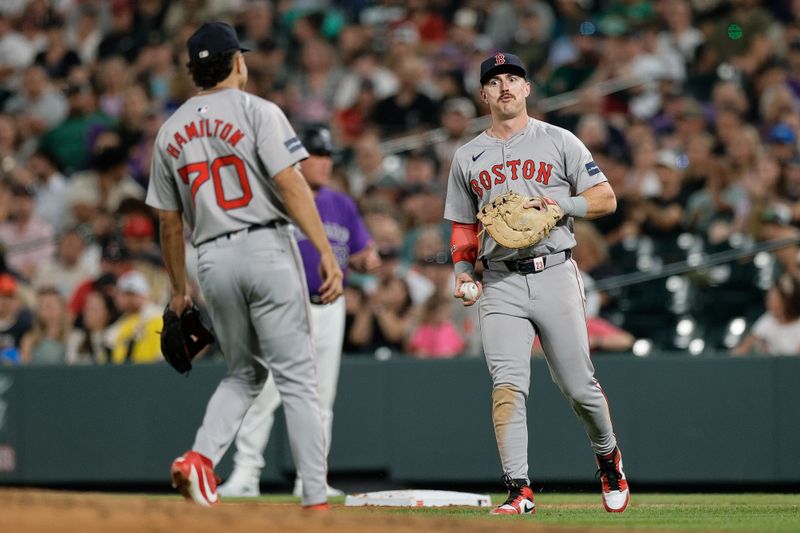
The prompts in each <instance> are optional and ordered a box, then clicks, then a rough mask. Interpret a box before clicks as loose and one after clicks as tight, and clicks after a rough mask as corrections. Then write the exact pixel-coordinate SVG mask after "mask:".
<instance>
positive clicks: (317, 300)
mask: <svg viewBox="0 0 800 533" xmlns="http://www.w3.org/2000/svg"><path fill="white" fill-rule="evenodd" d="M308 301H309V302H311V303H312V304H313V305H327V304H325V302H323V301H322V296H320V295H319V294H312V295H311V296H309V297H308Z"/></svg>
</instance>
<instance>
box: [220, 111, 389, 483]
mask: <svg viewBox="0 0 800 533" xmlns="http://www.w3.org/2000/svg"><path fill="white" fill-rule="evenodd" d="M301 139H302V141H303V145H304V146H305V147H306V150H308V152H309V154H310V155H309V157H308V159H305V160H304V161H303V162H301V163H300V168H301V169H302V172H303V175H304V176H305V177H306V179H307V180H308V184H309V185H310V186H311V190H312V191H313V192H314V201H315V202H316V204H317V209H318V210H319V214H320V217H321V218H322V223H323V225H324V226H325V232H326V233H327V235H328V239H329V240H330V242H331V246H333V250H334V253H335V254H336V258H337V259H338V260H339V266H341V267H342V269H343V270H344V269H345V268H346V267H347V266H348V265H349V266H351V267H352V268H353V269H354V270H356V271H360V272H365V271H369V270H374V269H375V268H378V267H379V266H380V261H381V260H380V258H379V257H378V254H377V253H376V252H375V249H374V247H373V246H372V243H371V239H370V236H369V233H368V232H367V228H366V226H365V225H364V222H363V221H362V219H361V215H360V214H359V212H358V208H357V207H356V205H355V202H353V200H352V199H351V198H350V197H349V196H347V195H346V194H344V193H341V192H337V191H334V190H332V189H329V188H328V183H329V182H330V178H331V169H332V167H333V160H332V157H331V156H332V154H333V143H332V142H331V134H330V131H328V129H327V128H322V127H318V126H312V127H309V128H307V129H306V130H305V131H303V134H302V136H301ZM297 243H298V245H299V247H300V253H301V254H302V256H303V265H304V266H305V271H306V281H307V282H308V290H309V292H310V300H311V329H312V332H313V337H314V345H315V347H316V352H317V379H318V380H319V397H320V407H321V408H322V421H323V426H324V428H325V437H326V443H327V445H328V451H329V450H330V445H331V430H332V426H333V403H334V400H335V399H336V383H337V381H338V380H339V364H340V362H341V360H342V345H343V342H344V326H345V302H344V298H338V299H337V300H336V301H334V302H332V303H328V304H325V303H323V302H322V299H321V298H320V290H319V289H320V286H321V284H322V280H321V279H320V277H319V268H318V266H319V254H318V253H317V251H316V250H315V249H314V247H313V246H312V244H311V242H310V241H309V240H308V238H307V237H306V236H305V235H303V234H298V235H297ZM280 403H281V399H280V396H279V395H278V390H277V389H276V388H275V383H274V381H273V380H272V379H271V378H269V379H267V384H266V385H265V386H264V390H263V391H262V392H261V394H259V395H258V397H257V398H256V400H255V402H253V405H252V406H251V407H250V410H248V411H247V415H245V417H244V420H243V421H242V427H241V428H239V432H238V433H237V434H236V454H235V455H234V456H233V463H234V469H233V473H232V474H231V476H230V478H228V480H227V481H225V484H223V485H221V486H220V487H219V493H220V494H221V495H222V496H240V497H241V496H244V497H253V496H259V495H260V490H259V486H258V485H259V479H260V477H261V469H262V468H264V448H266V446H267V442H268V441H269V435H270V431H271V430H272V424H273V422H274V414H275V410H276V409H277V408H278V406H279V405H280ZM302 492H303V482H302V478H301V477H300V476H297V479H296V481H295V488H294V494H295V495H296V496H299V495H300V494H302ZM341 494H342V492H341V491H339V490H337V489H334V488H332V487H328V496H340V495H341Z"/></svg>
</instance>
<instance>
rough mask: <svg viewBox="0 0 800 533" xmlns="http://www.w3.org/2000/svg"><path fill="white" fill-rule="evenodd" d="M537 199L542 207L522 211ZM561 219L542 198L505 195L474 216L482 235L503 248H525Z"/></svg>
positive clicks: (555, 208) (556, 208) (554, 207)
mask: <svg viewBox="0 0 800 533" xmlns="http://www.w3.org/2000/svg"><path fill="white" fill-rule="evenodd" d="M536 198H538V199H539V200H541V201H542V207H541V208H540V209H536V208H533V207H529V208H525V207H522V206H523V205H524V204H525V202H527V201H528V200H534V199H536ZM563 216H564V211H562V210H561V207H559V205H558V204H557V203H556V202H555V201H554V200H552V199H550V198H547V197H546V196H534V197H527V196H522V195H521V194H518V193H515V192H513V191H509V192H507V193H504V194H502V195H500V196H497V197H495V198H494V199H492V201H491V202H489V203H488V204H486V205H485V206H483V207H482V208H481V210H480V212H479V213H478V220H480V221H481V224H483V230H482V231H481V233H483V231H488V232H489V235H491V236H492V238H493V239H494V240H495V241H497V243H498V244H500V245H501V246H505V247H506V248H514V249H517V248H527V247H528V246H532V245H534V244H536V243H537V242H539V241H540V240H542V239H543V238H545V237H546V236H547V235H548V234H549V233H550V230H552V229H553V226H555V225H556V223H558V221H559V220H561V217H563Z"/></svg>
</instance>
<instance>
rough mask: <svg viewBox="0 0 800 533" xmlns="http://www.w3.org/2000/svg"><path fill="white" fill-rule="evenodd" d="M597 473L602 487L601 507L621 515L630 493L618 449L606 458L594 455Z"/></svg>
mask: <svg viewBox="0 0 800 533" xmlns="http://www.w3.org/2000/svg"><path fill="white" fill-rule="evenodd" d="M595 459H596V461H597V466H598V469H597V473H598V475H599V476H600V482H601V484H602V486H603V507H605V508H606V511H608V512H609V513H622V512H624V511H625V509H626V508H627V507H628V502H629V501H630V499H631V492H630V489H629V488H628V480H627V478H626V477H625V471H624V470H623V469H622V453H621V452H620V451H619V448H614V450H613V451H612V452H611V453H609V454H608V455H606V456H600V455H596V456H595Z"/></svg>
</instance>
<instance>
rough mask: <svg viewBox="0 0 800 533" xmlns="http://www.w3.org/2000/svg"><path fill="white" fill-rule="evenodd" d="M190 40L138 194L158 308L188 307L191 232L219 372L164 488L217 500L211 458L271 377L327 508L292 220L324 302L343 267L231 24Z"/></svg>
mask: <svg viewBox="0 0 800 533" xmlns="http://www.w3.org/2000/svg"><path fill="white" fill-rule="evenodd" d="M187 44H188V52H189V64H188V67H189V70H190V72H191V74H192V77H193V79H194V81H195V84H196V85H197V86H198V87H199V89H200V90H199V92H198V93H197V94H196V95H195V96H193V97H192V98H189V99H188V100H187V101H186V102H185V103H184V104H183V105H182V106H181V107H180V108H178V110H177V111H175V113H174V114H173V115H172V116H171V117H170V118H169V119H168V120H167V121H166V122H165V123H164V124H163V125H162V126H161V129H160V130H159V132H158V135H157V137H156V141H155V146H154V149H153V162H152V167H151V173H150V184H149V188H148V192H147V203H148V205H150V206H152V207H154V208H157V209H158V210H159V222H160V227H161V250H162V254H163V256H164V262H165V264H166V267H167V270H168V272H169V276H170V281H171V284H172V294H173V296H172V299H171V301H170V303H169V308H170V309H171V310H172V311H174V312H175V313H176V314H177V315H178V316H181V315H182V314H183V312H184V310H185V309H186V308H187V307H190V306H191V301H190V299H189V297H188V296H187V292H186V265H185V257H184V242H183V220H184V218H185V219H186V222H187V223H188V224H189V226H190V227H191V229H192V241H193V243H194V244H195V246H196V247H197V254H198V278H199V282H200V287H201V289H202V291H203V296H204V298H205V300H206V302H207V303H208V308H209V312H210V314H211V318H212V321H213V323H214V330H215V334H216V336H217V339H218V340H219V344H220V347H221V348H222V352H223V353H224V355H225V358H226V360H227V363H228V372H227V374H226V376H225V377H224V378H223V379H222V381H221V382H220V384H219V386H218V387H217V389H216V391H215V392H214V394H213V396H212V397H211V399H210V400H209V403H208V406H207V407H206V413H205V417H204V418H203V422H202V425H201V426H200V428H199V430H198V431H197V435H196V436H195V441H194V444H193V445H192V449H191V451H188V452H186V453H185V454H184V455H182V456H181V457H179V458H177V459H176V460H175V461H174V462H173V464H172V471H171V474H172V483H173V486H175V487H176V488H178V489H179V490H180V492H181V493H182V494H183V495H184V497H186V498H187V499H191V500H194V501H195V502H197V503H199V504H201V505H206V506H208V505H213V504H215V503H216V502H217V501H218V495H217V491H216V487H217V481H216V476H215V475H214V465H215V464H217V463H218V462H219V460H220V459H221V458H222V456H223V455H224V453H225V451H226V450H227V448H228V446H230V444H231V442H232V441H233V439H234V436H235V435H236V431H237V430H238V428H239V426H240V425H241V423H242V419H243V418H244V416H245V413H246V412H247V410H248V408H249V407H250V405H251V403H252V402H253V400H254V399H255V398H256V396H258V394H259V393H260V392H261V390H262V389H263V388H264V383H265V382H266V381H267V376H268V375H269V376H271V377H272V378H273V379H274V382H275V386H276V387H277V389H278V391H279V393H280V396H281V397H282V399H283V405H284V410H285V413H286V423H287V426H288V432H289V440H290V442H291V449H292V453H293V455H294V461H295V464H296V465H297V469H298V471H299V472H300V475H301V476H302V478H303V481H304V483H303V505H304V506H305V507H307V508H310V509H325V508H327V496H326V490H327V482H326V452H325V450H326V448H325V436H324V431H323V425H322V416H321V413H320V407H319V396H318V392H317V380H316V377H315V372H316V370H315V364H316V363H315V357H314V350H313V346H312V342H311V335H310V326H309V305H308V298H307V294H308V289H307V287H306V282H305V276H304V273H303V264H302V260H301V257H300V251H299V250H298V247H297V242H296V240H295V237H294V229H293V226H292V224H290V221H293V222H294V223H296V224H297V226H298V227H299V228H300V230H302V232H303V233H304V234H305V235H307V236H308V239H309V241H310V242H311V243H312V245H313V247H314V248H315V249H316V250H317V252H318V253H319V257H320V259H319V275H320V280H321V283H320V285H319V287H318V288H317V290H318V294H319V297H320V300H321V301H322V302H324V303H331V302H334V301H335V300H336V299H337V298H339V296H340V295H341V294H342V271H341V269H340V268H339V264H338V261H337V259H336V255H335V253H334V250H333V248H332V247H331V245H330V243H329V242H328V239H327V238H326V235H325V229H324V228H323V226H322V222H321V221H320V218H319V213H318V212H317V209H316V208H315V207H314V198H313V195H312V193H311V190H310V188H309V186H308V184H307V183H306V180H305V179H304V178H303V175H302V174H301V173H300V171H299V170H298V168H297V163H299V162H300V161H301V160H303V159H305V158H307V157H308V152H307V151H306V149H305V148H304V147H303V143H302V142H301V141H300V139H299V138H298V137H297V135H296V134H295V132H294V131H293V130H292V127H291V126H290V125H289V122H288V120H287V119H286V116H285V115H284V114H283V112H282V111H281V110H280V109H279V108H278V107H277V106H276V105H275V104H273V103H271V102H268V101H266V100H263V99H261V98H258V97H256V96H254V95H252V94H248V93H246V92H244V91H243V90H242V89H243V88H244V86H245V84H246V83H247V65H246V63H245V56H244V52H246V50H244V49H242V47H241V46H240V44H239V40H238V38H237V37H236V32H235V31H234V29H233V28H232V27H231V26H230V25H228V24H225V23H222V22H211V23H206V24H203V25H202V26H201V27H200V28H199V29H198V30H197V31H196V32H195V33H194V34H192V36H191V37H190V38H189V41H188V43H187Z"/></svg>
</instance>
